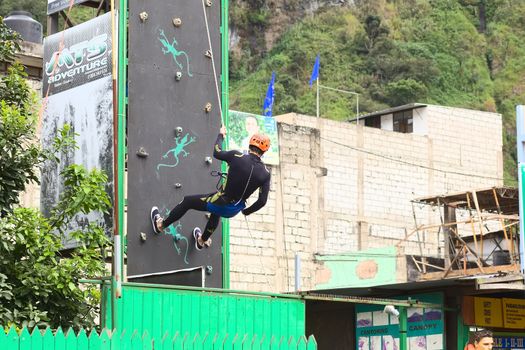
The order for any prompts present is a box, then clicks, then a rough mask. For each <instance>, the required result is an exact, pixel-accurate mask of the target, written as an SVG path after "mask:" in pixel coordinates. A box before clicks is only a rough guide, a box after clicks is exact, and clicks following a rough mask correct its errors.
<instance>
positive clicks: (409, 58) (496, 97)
mask: <svg viewBox="0 0 525 350" xmlns="http://www.w3.org/2000/svg"><path fill="white" fill-rule="evenodd" d="M523 13H525V2H523V1H521V0H439V1H437V0H406V1H382V0H381V1H356V6H355V7H352V8H347V9H344V8H337V9H328V10H326V9H325V10H321V11H319V12H318V13H316V14H315V16H313V17H308V18H305V19H304V20H302V21H301V22H299V23H297V24H295V25H293V26H291V27H290V28H289V30H288V31H287V32H285V34H284V35H282V37H281V38H280V39H279V41H278V42H277V43H276V45H275V46H274V48H273V49H272V51H271V52H270V53H269V54H268V55H267V56H266V57H264V59H263V60H262V61H261V62H260V64H258V65H256V64H255V63H256V62H255V63H254V61H250V63H249V64H247V63H246V64H244V65H243V64H241V65H235V64H234V65H232V66H230V68H231V69H232V71H231V72H230V78H231V85H230V89H231V91H230V98H231V100H230V105H231V107H232V108H233V109H236V110H241V111H246V112H251V113H260V109H261V106H262V103H263V100H264V94H265V91H266V87H267V84H268V79H269V77H270V75H271V72H272V71H275V72H276V82H275V105H274V114H280V113H288V112H297V113H304V114H309V115H315V104H316V102H315V101H316V96H315V88H310V87H309V86H308V80H309V78H310V74H311V70H312V67H313V63H314V60H315V56H316V54H317V53H319V54H320V56H321V69H320V82H321V84H323V85H325V86H329V87H333V88H338V89H343V90H349V91H355V92H358V93H360V97H359V109H360V111H361V112H362V113H366V112H372V111H375V110H379V109H382V108H385V107H393V106H396V105H400V104H404V103H410V102H420V103H432V104H440V105H446V106H456V107H463V108H473V109H481V110H488V111H496V112H499V113H501V114H502V115H503V126H504V127H503V129H504V134H503V138H504V154H505V159H504V164H505V183H507V184H512V183H513V182H514V181H515V178H516V170H515V169H516V158H515V157H516V152H515V126H514V120H515V104H523V103H524V101H525V83H523V76H525V63H524V62H525V61H523V57H524V56H525V44H524V43H523V40H521V38H523V36H524V35H525V19H524V17H523V15H522V14H523ZM237 67H240V68H241V69H240V70H239V72H242V74H237V72H234V71H233V69H235V68H237ZM320 109H321V115H322V116H323V117H326V118H331V119H336V120H345V119H348V118H353V117H354V115H353V113H355V112H353V111H355V100H354V98H353V97H351V96H349V95H345V94H341V93H336V92H332V91H327V90H323V89H321V94H320Z"/></svg>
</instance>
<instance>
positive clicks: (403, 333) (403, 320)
mask: <svg viewBox="0 0 525 350" xmlns="http://www.w3.org/2000/svg"><path fill="white" fill-rule="evenodd" d="M399 350H408V344H407V309H406V307H404V306H399Z"/></svg>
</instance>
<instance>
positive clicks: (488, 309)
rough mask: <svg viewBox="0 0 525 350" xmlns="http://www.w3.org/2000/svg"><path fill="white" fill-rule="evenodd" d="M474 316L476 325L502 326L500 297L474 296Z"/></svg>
mask: <svg viewBox="0 0 525 350" xmlns="http://www.w3.org/2000/svg"><path fill="white" fill-rule="evenodd" d="M474 317H475V321H476V325H477V326H483V327H502V326H503V316H502V312H501V299H496V298H474Z"/></svg>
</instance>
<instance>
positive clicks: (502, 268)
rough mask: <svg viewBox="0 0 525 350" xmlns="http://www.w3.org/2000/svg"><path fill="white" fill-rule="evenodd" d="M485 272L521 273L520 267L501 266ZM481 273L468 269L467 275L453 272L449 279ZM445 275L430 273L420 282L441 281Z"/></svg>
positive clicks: (486, 268) (458, 271) (477, 270)
mask: <svg viewBox="0 0 525 350" xmlns="http://www.w3.org/2000/svg"><path fill="white" fill-rule="evenodd" d="M483 270H484V271H485V273H488V274H490V273H497V272H510V271H512V272H518V271H519V265H517V264H514V265H501V266H488V267H484V268H483ZM479 273H480V269H479V268H472V269H467V270H466V273H464V272H463V270H452V271H451V272H450V274H449V276H448V277H450V278H452V277H460V276H473V275H478V274H479ZM442 275H443V272H430V273H427V274H426V275H422V276H421V278H420V280H421V281H428V280H438V279H441V278H442Z"/></svg>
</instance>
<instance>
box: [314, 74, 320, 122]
mask: <svg viewBox="0 0 525 350" xmlns="http://www.w3.org/2000/svg"><path fill="white" fill-rule="evenodd" d="M315 81H316V82H317V104H316V108H317V112H316V114H315V115H316V116H317V118H319V77H317V79H316V80H315Z"/></svg>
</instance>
